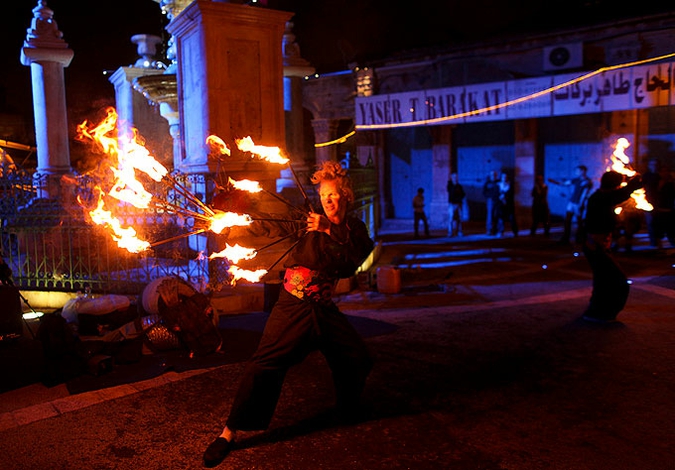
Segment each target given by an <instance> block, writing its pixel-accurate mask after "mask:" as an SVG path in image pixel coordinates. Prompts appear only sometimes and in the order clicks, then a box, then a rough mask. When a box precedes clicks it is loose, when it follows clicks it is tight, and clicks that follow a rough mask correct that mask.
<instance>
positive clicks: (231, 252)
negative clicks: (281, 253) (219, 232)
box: [209, 243, 257, 264]
mask: <svg viewBox="0 0 675 470" xmlns="http://www.w3.org/2000/svg"><path fill="white" fill-rule="evenodd" d="M256 254H257V252H256V250H254V249H253V248H246V247H243V246H240V245H239V244H238V243H237V244H235V245H234V246H230V245H229V244H228V243H226V244H225V249H224V250H222V251H219V252H218V253H212V254H210V255H209V259H214V258H227V259H228V260H229V261H231V262H232V263H234V264H237V263H238V262H239V261H241V260H243V259H244V260H247V259H253V258H255V256H256Z"/></svg>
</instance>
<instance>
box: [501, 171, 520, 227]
mask: <svg viewBox="0 0 675 470" xmlns="http://www.w3.org/2000/svg"><path fill="white" fill-rule="evenodd" d="M497 187H498V188H499V198H498V199H497V235H499V236H500V237H502V236H504V230H505V229H506V223H507V222H508V223H509V224H510V225H511V231H512V232H513V236H514V237H517V236H518V221H517V219H516V203H515V199H514V198H515V189H514V188H513V183H511V180H510V179H509V176H508V175H507V174H506V173H502V174H501V176H500V178H499V183H498V184H497Z"/></svg>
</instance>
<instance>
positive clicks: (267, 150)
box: [236, 136, 289, 164]
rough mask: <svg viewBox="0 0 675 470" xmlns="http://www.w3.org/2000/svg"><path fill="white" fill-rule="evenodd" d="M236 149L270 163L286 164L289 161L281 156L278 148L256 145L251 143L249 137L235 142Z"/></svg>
mask: <svg viewBox="0 0 675 470" xmlns="http://www.w3.org/2000/svg"><path fill="white" fill-rule="evenodd" d="M236 144H237V147H238V148H239V150H241V151H242V152H249V153H252V154H255V155H258V156H259V157H260V158H262V159H263V160H267V161H268V162H270V163H282V164H283V163H288V162H289V160H288V158H286V157H283V156H282V155H281V149H279V147H265V146H264V145H256V144H254V143H253V139H251V137H250V136H249V137H244V138H243V139H237V140H236Z"/></svg>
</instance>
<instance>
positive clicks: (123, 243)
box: [89, 190, 150, 253]
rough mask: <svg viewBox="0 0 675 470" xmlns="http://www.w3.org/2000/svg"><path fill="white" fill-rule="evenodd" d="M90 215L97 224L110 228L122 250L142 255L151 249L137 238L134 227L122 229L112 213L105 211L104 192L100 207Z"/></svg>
mask: <svg viewBox="0 0 675 470" xmlns="http://www.w3.org/2000/svg"><path fill="white" fill-rule="evenodd" d="M89 215H90V216H91V220H93V221H94V223H95V224H97V225H105V226H107V227H108V228H110V230H111V232H112V233H111V236H112V238H113V240H115V241H116V242H117V246H119V247H120V248H124V249H126V250H127V251H129V252H131V253H140V252H141V251H145V250H147V249H148V248H150V243H148V242H146V241H143V240H139V239H138V238H136V230H134V228H133V227H127V228H122V224H121V223H120V221H119V220H118V219H116V218H115V217H113V216H112V213H111V212H110V211H107V210H105V209H103V191H100V190H99V197H98V206H97V207H96V209H94V210H93V211H90V212H89Z"/></svg>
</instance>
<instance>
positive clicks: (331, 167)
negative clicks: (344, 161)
mask: <svg viewBox="0 0 675 470" xmlns="http://www.w3.org/2000/svg"><path fill="white" fill-rule="evenodd" d="M310 179H311V181H312V183H314V184H321V182H322V181H333V180H335V181H337V183H338V187H339V188H340V192H341V193H342V195H343V196H344V197H345V198H346V199H347V202H348V203H351V202H354V190H353V189H352V180H351V178H349V176H348V175H347V170H346V169H345V168H343V167H342V165H340V163H339V162H334V161H326V162H323V163H322V164H321V166H320V167H319V168H318V169H317V170H316V171H315V172H314V174H313V175H312V177H311V178H310Z"/></svg>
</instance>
